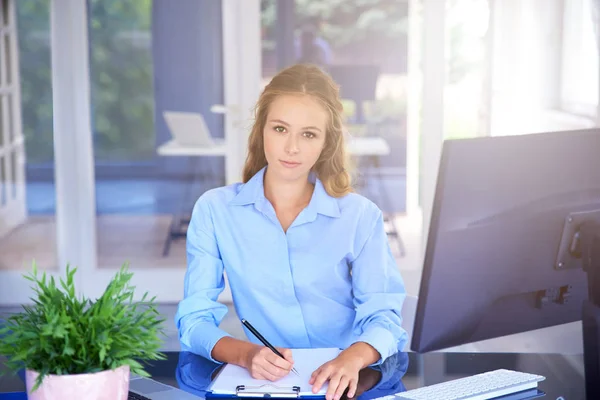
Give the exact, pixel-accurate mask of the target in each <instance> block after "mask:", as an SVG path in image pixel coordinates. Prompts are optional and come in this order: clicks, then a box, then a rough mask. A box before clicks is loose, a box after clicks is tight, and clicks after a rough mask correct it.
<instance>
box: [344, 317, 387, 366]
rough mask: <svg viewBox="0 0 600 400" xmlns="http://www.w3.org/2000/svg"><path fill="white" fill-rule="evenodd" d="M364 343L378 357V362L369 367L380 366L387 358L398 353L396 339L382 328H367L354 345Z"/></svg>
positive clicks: (376, 326) (375, 326)
mask: <svg viewBox="0 0 600 400" xmlns="http://www.w3.org/2000/svg"><path fill="white" fill-rule="evenodd" d="M358 342H365V343H367V344H369V345H371V346H373V348H374V349H375V350H377V352H378V353H379V355H380V358H379V360H378V361H376V362H375V363H373V364H371V365H380V364H382V363H383V362H384V361H385V360H386V359H387V358H388V357H389V356H391V355H393V354H396V353H397V352H398V344H397V343H396V338H395V337H394V335H393V334H392V332H390V331H389V330H387V329H385V328H384V327H382V326H378V325H374V326H370V327H368V328H367V329H366V330H365V331H364V332H363V333H362V334H361V335H360V336H359V337H358V338H357V339H356V340H355V341H354V343H358Z"/></svg>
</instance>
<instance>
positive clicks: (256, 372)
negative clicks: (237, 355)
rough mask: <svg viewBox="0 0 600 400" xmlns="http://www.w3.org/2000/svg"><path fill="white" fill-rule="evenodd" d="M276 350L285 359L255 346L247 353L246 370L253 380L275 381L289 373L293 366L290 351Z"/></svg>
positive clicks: (278, 348)
mask: <svg viewBox="0 0 600 400" xmlns="http://www.w3.org/2000/svg"><path fill="white" fill-rule="evenodd" d="M277 350H278V351H279V352H280V353H281V354H282V355H283V356H284V357H285V359H283V358H281V357H279V356H278V355H277V354H275V353H273V351H271V349H269V348H268V347H265V346H260V345H256V346H255V347H254V348H253V349H252V350H250V351H249V352H248V355H247V357H246V365H245V367H246V369H247V370H248V371H249V372H250V375H252V377H253V378H254V379H266V380H269V381H272V382H274V381H277V380H279V379H281V378H283V377H284V376H286V375H287V374H289V373H290V371H291V369H292V367H293V366H294V360H293V359H292V351H291V350H290V349H283V348H280V347H277Z"/></svg>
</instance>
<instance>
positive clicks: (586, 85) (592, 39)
mask: <svg viewBox="0 0 600 400" xmlns="http://www.w3.org/2000/svg"><path fill="white" fill-rule="evenodd" d="M593 1H594V0H569V1H566V2H565V3H564V7H565V8H564V19H563V28H564V29H563V50H562V52H563V54H562V62H563V65H562V86H561V100H562V104H561V108H562V109H563V110H564V111H567V112H569V113H573V114H578V115H582V116H585V117H590V118H594V119H595V118H596V117H597V113H598V97H599V94H600V93H599V92H600V82H599V75H600V69H599V63H598V49H599V47H600V45H599V43H598V37H597V36H596V32H597V30H598V27H597V26H595V25H597V24H598V18H597V15H598V13H597V12H593V11H597V10H594V9H593V7H594V6H595V5H594V4H593Z"/></svg>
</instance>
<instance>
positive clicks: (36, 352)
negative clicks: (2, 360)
mask: <svg viewBox="0 0 600 400" xmlns="http://www.w3.org/2000/svg"><path fill="white" fill-rule="evenodd" d="M76 271H77V269H76V268H75V269H71V268H70V266H67V274H66V281H65V280H63V279H60V286H58V285H57V284H56V282H55V279H54V277H50V279H48V278H47V276H46V272H43V273H42V274H41V275H40V274H38V270H37V266H36V265H35V263H34V265H33V272H30V273H29V274H28V275H25V278H26V279H28V280H30V281H31V282H33V284H34V287H33V289H34V292H35V296H32V298H31V300H32V301H33V302H34V305H32V306H29V305H27V306H23V308H24V311H23V312H21V313H18V314H14V315H12V316H10V317H9V318H8V319H7V321H6V325H5V326H4V327H0V337H1V338H2V340H1V341H0V354H2V355H4V356H6V357H7V359H8V362H7V366H8V368H9V370H12V371H17V370H19V369H21V368H26V369H29V370H33V371H36V372H38V373H39V376H38V379H37V380H36V383H35V385H34V387H33V390H36V389H37V388H38V387H39V385H40V384H41V383H42V381H43V379H44V377H45V376H47V375H71V374H84V373H94V372H100V371H105V370H111V369H115V368H118V367H121V366H124V365H128V366H129V367H130V369H131V372H133V373H136V374H138V375H141V376H148V373H147V372H146V371H145V370H144V367H143V365H142V364H141V363H140V362H145V361H148V360H161V359H164V358H165V356H164V354H162V353H161V352H159V348H160V345H161V343H162V340H161V339H160V336H162V335H164V333H163V328H162V323H163V322H164V319H162V318H161V317H160V314H159V313H158V311H157V310H156V308H155V304H154V301H155V297H153V298H151V299H149V300H146V298H147V295H148V293H145V294H144V296H143V298H142V299H141V301H139V302H136V301H134V300H133V295H134V287H132V286H131V285H130V284H129V282H130V280H131V277H132V276H133V273H131V272H128V265H127V264H124V265H123V266H122V267H121V269H120V270H119V271H118V272H117V274H116V275H115V276H114V277H113V279H112V280H111V282H110V283H109V284H108V286H107V288H106V290H105V292H104V293H103V294H102V296H101V297H100V298H99V299H97V300H96V301H94V302H92V301H91V300H90V299H87V298H84V297H83V296H79V297H78V296H77V295H76V292H75V283H74V277H75V272H76ZM61 289H62V290H61Z"/></svg>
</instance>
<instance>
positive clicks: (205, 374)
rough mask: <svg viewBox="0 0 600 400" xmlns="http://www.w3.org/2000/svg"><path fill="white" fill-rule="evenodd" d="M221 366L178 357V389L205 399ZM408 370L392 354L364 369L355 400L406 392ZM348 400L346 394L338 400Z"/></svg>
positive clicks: (399, 356) (183, 355) (401, 355)
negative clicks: (404, 377) (377, 363)
mask: <svg viewBox="0 0 600 400" xmlns="http://www.w3.org/2000/svg"><path fill="white" fill-rule="evenodd" d="M222 367H223V364H217V363H214V362H212V361H210V360H208V359H206V358H204V357H201V356H198V355H196V354H193V353H190V352H181V353H179V361H178V363H177V370H176V373H175V377H176V379H177V384H178V386H179V388H180V389H182V390H185V391H186V392H188V393H191V394H194V395H196V396H200V397H204V398H206V395H207V393H208V390H209V386H210V383H211V382H212V380H213V379H214V378H215V377H216V376H217V374H218V373H219V371H220V369H221V368H222ZM407 370H408V354H406V353H396V354H395V355H393V356H391V357H388V358H387V359H386V360H385V362H383V363H382V364H381V365H376V366H371V367H368V368H364V369H362V370H361V371H360V373H359V376H358V390H357V392H356V396H355V397H354V398H355V399H356V400H370V399H375V398H378V397H383V396H387V395H390V394H394V393H399V392H403V391H406V388H405V387H404V384H403V383H402V377H403V376H404V374H406V371H407ZM346 399H348V398H347V397H346V394H345V393H344V396H342V399H341V400H346Z"/></svg>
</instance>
